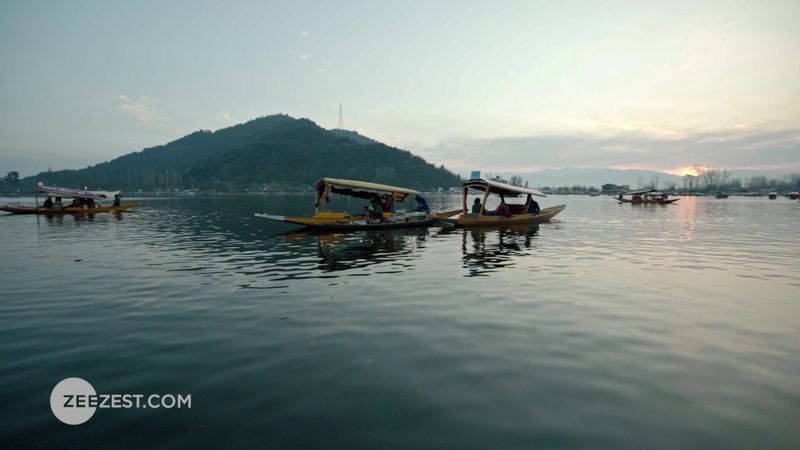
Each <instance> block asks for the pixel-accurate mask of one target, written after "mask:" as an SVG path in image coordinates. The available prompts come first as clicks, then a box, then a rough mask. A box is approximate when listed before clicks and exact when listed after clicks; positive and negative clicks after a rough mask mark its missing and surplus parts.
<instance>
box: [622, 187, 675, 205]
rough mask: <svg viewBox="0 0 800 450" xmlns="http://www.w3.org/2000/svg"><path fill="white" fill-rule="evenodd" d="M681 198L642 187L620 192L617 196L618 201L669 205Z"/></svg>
mask: <svg viewBox="0 0 800 450" xmlns="http://www.w3.org/2000/svg"><path fill="white" fill-rule="evenodd" d="M678 200H680V198H669V196H667V194H664V193H662V192H658V191H657V190H655V189H640V190H638V191H629V192H625V193H620V194H619V195H618V196H617V201H618V202H620V203H632V204H635V205H669V204H670V203H675V202H677V201H678Z"/></svg>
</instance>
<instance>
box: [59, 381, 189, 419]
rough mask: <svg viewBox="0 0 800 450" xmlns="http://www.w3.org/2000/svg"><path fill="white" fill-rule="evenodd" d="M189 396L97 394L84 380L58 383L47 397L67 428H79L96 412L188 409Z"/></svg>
mask: <svg viewBox="0 0 800 450" xmlns="http://www.w3.org/2000/svg"><path fill="white" fill-rule="evenodd" d="M191 407H192V396H191V394H177V395H176V394H149V395H146V394H98V393H97V391H95V389H94V386H92V385H91V384H90V383H89V382H88V381H86V380H84V379H83V378H76V377H73V378H66V379H64V380H61V381H60V382H59V383H58V384H57V385H56V386H55V387H54V388H53V392H51V393H50V409H52V410H53V415H55V416H56V418H57V419H58V420H60V421H62V422H64V423H65V424H67V425H80V424H82V423H85V422H86V421H88V420H89V419H91V418H92V416H94V413H95V412H96V411H97V410H98V409H134V408H140V409H145V408H151V409H156V408H164V409H173V408H179V409H180V408H191Z"/></svg>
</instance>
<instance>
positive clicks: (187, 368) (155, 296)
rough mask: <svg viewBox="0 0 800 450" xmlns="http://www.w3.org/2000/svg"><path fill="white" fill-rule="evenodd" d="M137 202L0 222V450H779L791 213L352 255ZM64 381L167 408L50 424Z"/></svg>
mask: <svg viewBox="0 0 800 450" xmlns="http://www.w3.org/2000/svg"><path fill="white" fill-rule="evenodd" d="M10 201H19V199H0V203H7V202H10ZM145 202H146V205H145V206H144V207H142V208H141V209H140V210H138V211H136V212H134V213H130V214H124V215H121V216H114V215H97V216H96V217H93V218H76V217H72V216H68V217H57V218H44V217H34V216H0V254H2V259H0V281H2V286H3V294H2V300H0V336H2V346H0V361H2V371H0V385H2V391H0V404H1V405H2V406H0V411H2V415H1V416H0V423H1V424H2V425H0V446H1V447H4V448H24V447H48V446H49V447H53V446H58V447H77V446H80V447H95V448H113V447H119V448H144V447H152V446H153V445H155V444H159V445H161V446H164V447H170V448H187V447H217V448H230V447H263V448H293V447H326V448H459V449H462V448H647V449H674V448H741V449H753V448H798V447H800V425H799V424H800V267H798V261H800V245H798V228H797V225H798V223H800V203H798V202H794V201H789V200H785V199H780V200H776V201H769V200H766V199H763V198H755V199H747V198H731V199H728V200H714V199H710V198H684V199H682V200H681V201H679V202H678V204H676V205H671V206H666V207H665V206H632V205H618V204H617V203H616V202H614V201H613V200H612V199H609V198H604V197H595V198H591V197H561V198H559V197H549V198H547V199H545V201H544V202H542V206H543V207H544V206H550V205H553V204H558V203H566V204H567V205H568V207H567V209H566V210H565V211H564V212H563V213H562V214H561V215H560V216H559V217H558V220H557V221H554V222H553V223H549V224H544V225H541V226H539V227H533V228H516V229H512V230H484V231H462V230H441V229H439V228H430V229H418V230H405V231H382V232H357V233H351V234H312V233H303V232H298V231H297V229H296V228H292V227H290V226H285V225H282V224H272V223H268V222H266V221H264V220H262V219H257V218H254V217H253V216H252V214H253V213H254V212H263V211H269V212H273V213H280V212H294V213H308V212H309V210H310V203H311V199H310V197H308V196H283V197H269V198H265V197H255V196H253V197H232V198H213V199H201V198H181V199H150V200H145ZM459 202H460V198H459V197H456V196H440V197H433V198H432V199H431V203H432V205H433V206H435V207H444V206H448V205H458V204H459ZM72 376H74V377H81V378H84V379H86V380H88V381H89V382H90V383H92V385H94V387H95V389H97V391H98V392H100V393H189V394H191V395H192V408H191V409H181V410H178V409H172V410H164V409H160V410H154V409H138V410H136V409H134V410H98V411H97V413H96V414H95V415H94V417H93V418H92V419H91V420H90V421H89V422H87V423H85V424H83V425H79V426H67V425H63V424H61V423H60V422H58V420H57V419H56V418H55V417H54V416H53V414H52V413H51V411H50V407H49V396H50V391H51V390H52V389H53V386H54V385H55V384H56V383H57V382H59V381H60V380H62V379H64V378H67V377H72Z"/></svg>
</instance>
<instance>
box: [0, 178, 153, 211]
mask: <svg viewBox="0 0 800 450" xmlns="http://www.w3.org/2000/svg"><path fill="white" fill-rule="evenodd" d="M40 194H45V195H47V200H45V202H44V203H43V204H42V205H39V196H40ZM34 195H35V196H36V206H14V205H5V206H2V207H0V211H6V212H10V213H12V214H46V215H55V214H95V213H106V212H121V211H127V210H129V209H132V208H135V207H137V206H141V205H142V203H129V204H125V205H123V204H116V203H117V202H118V200H119V199H120V198H122V193H121V192H119V191H115V192H108V191H87V190H84V189H70V188H62V187H54V186H45V185H44V183H42V182H39V184H38V185H37V186H36V190H35V191H34ZM53 197H55V199H56V200H55V201H53V200H52V198H53ZM62 198H65V199H73V202H72V203H71V204H69V205H64V204H63V203H62V202H61V199H62ZM111 199H113V200H114V203H115V204H112V205H101V204H100V203H97V202H96V201H95V200H98V201H99V200H111Z"/></svg>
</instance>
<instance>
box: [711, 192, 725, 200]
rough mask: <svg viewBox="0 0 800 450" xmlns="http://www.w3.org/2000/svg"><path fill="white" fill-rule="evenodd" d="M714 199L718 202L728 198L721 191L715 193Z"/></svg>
mask: <svg viewBox="0 0 800 450" xmlns="http://www.w3.org/2000/svg"><path fill="white" fill-rule="evenodd" d="M714 198H716V199H718V200H723V199H726V198H728V194H726V193H725V192H722V191H717V193H716V194H714Z"/></svg>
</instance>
